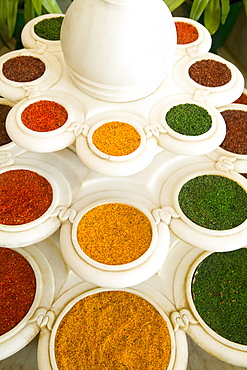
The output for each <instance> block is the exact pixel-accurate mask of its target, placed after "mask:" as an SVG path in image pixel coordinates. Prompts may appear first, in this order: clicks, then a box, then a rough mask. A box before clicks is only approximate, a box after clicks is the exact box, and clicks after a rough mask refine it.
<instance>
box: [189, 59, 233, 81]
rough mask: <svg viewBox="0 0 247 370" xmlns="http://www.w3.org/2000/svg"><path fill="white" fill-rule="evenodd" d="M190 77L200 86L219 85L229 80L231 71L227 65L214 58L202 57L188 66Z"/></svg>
mask: <svg viewBox="0 0 247 370" xmlns="http://www.w3.org/2000/svg"><path fill="white" fill-rule="evenodd" d="M188 72H189V76H190V78H191V79H192V80H193V81H195V82H196V83H198V84H199V85H202V86H207V87H219V86H224V85H226V84H227V83H228V82H230V81H231V78H232V72H231V70H230V69H229V67H228V66H227V65H226V64H224V63H221V62H218V61H216V60H214V59H202V60H199V61H197V62H195V63H193V64H192V65H191V66H190V68H189V71H188Z"/></svg>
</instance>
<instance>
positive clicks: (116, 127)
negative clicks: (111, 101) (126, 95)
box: [76, 111, 157, 176]
mask: <svg viewBox="0 0 247 370" xmlns="http://www.w3.org/2000/svg"><path fill="white" fill-rule="evenodd" d="M151 129H152V127H151V126H150V125H149V123H148V122H147V121H146V120H145V119H144V118H142V117H140V116H137V115H135V114H133V113H130V112H121V111H119V112H114V111H113V112H105V113H102V114H98V115H95V116H93V117H91V118H89V119H86V120H85V122H84V125H83V130H82V132H81V134H80V135H79V136H77V138H76V152H77V155H78V157H79V158H80V160H81V161H82V163H83V164H85V165H86V166H87V167H88V168H89V169H91V170H93V171H95V172H98V173H101V174H104V175H108V176H128V175H132V174H134V173H137V172H140V171H141V170H142V169H144V168H146V167H147V166H148V165H149V164H150V163H151V161H152V160H153V158H154V156H155V154H156V151H157V140H156V138H155V136H154V135H152V133H151V131H150V130H151Z"/></svg>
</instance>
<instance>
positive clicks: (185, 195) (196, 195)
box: [160, 161, 247, 252]
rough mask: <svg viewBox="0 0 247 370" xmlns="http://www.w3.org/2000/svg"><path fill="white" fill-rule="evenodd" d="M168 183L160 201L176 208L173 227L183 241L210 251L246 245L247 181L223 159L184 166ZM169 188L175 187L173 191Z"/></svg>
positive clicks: (163, 189)
mask: <svg viewBox="0 0 247 370" xmlns="http://www.w3.org/2000/svg"><path fill="white" fill-rule="evenodd" d="M183 167H184V168H181V169H179V170H177V171H176V172H175V173H173V174H172V175H171V176H170V177H169V178H168V180H167V181H166V182H165V183H164V185H163V188H162V192H161V197H160V201H161V204H163V205H164V206H166V207H167V206H170V207H171V209H172V210H173V215H171V221H170V223H169V229H170V230H171V232H172V233H173V234H174V235H176V236H177V237H178V238H179V239H180V240H182V241H184V242H186V243H188V244H190V245H193V246H196V247H198V248H201V249H203V250H208V251H220V252H226V251H229V250H233V249H238V248H242V247H244V246H245V245H246V235H247V182H246V179H245V178H244V177H243V176H241V175H240V174H239V173H237V172H236V171H234V170H228V171H226V167H225V166H224V163H222V162H220V161H219V162H217V163H214V162H203V168H202V164H200V163H199V162H198V163H194V164H191V163H189V161H188V165H185V164H184V166H183ZM168 189H174V190H173V192H169V191H168Z"/></svg>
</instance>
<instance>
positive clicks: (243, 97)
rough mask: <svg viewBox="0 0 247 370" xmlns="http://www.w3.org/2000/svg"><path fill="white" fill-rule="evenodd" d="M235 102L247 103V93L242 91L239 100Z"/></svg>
mask: <svg viewBox="0 0 247 370" xmlns="http://www.w3.org/2000/svg"><path fill="white" fill-rule="evenodd" d="M233 103H237V104H247V95H246V94H245V93H242V94H241V95H240V97H239V98H238V99H237V100H235V101H234V102H233Z"/></svg>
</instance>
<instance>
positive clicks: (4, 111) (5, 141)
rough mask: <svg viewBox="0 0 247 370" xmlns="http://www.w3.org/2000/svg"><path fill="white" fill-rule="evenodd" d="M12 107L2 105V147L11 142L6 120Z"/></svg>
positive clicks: (0, 112)
mask: <svg viewBox="0 0 247 370" xmlns="http://www.w3.org/2000/svg"><path fill="white" fill-rule="evenodd" d="M11 108H12V107H10V106H9V105H6V104H0V146H1V145H5V144H8V143H10V142H11V139H10V137H9V135H8V133H7V131H6V127H5V123H6V118H7V115H8V113H9V111H10V110H11Z"/></svg>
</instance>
